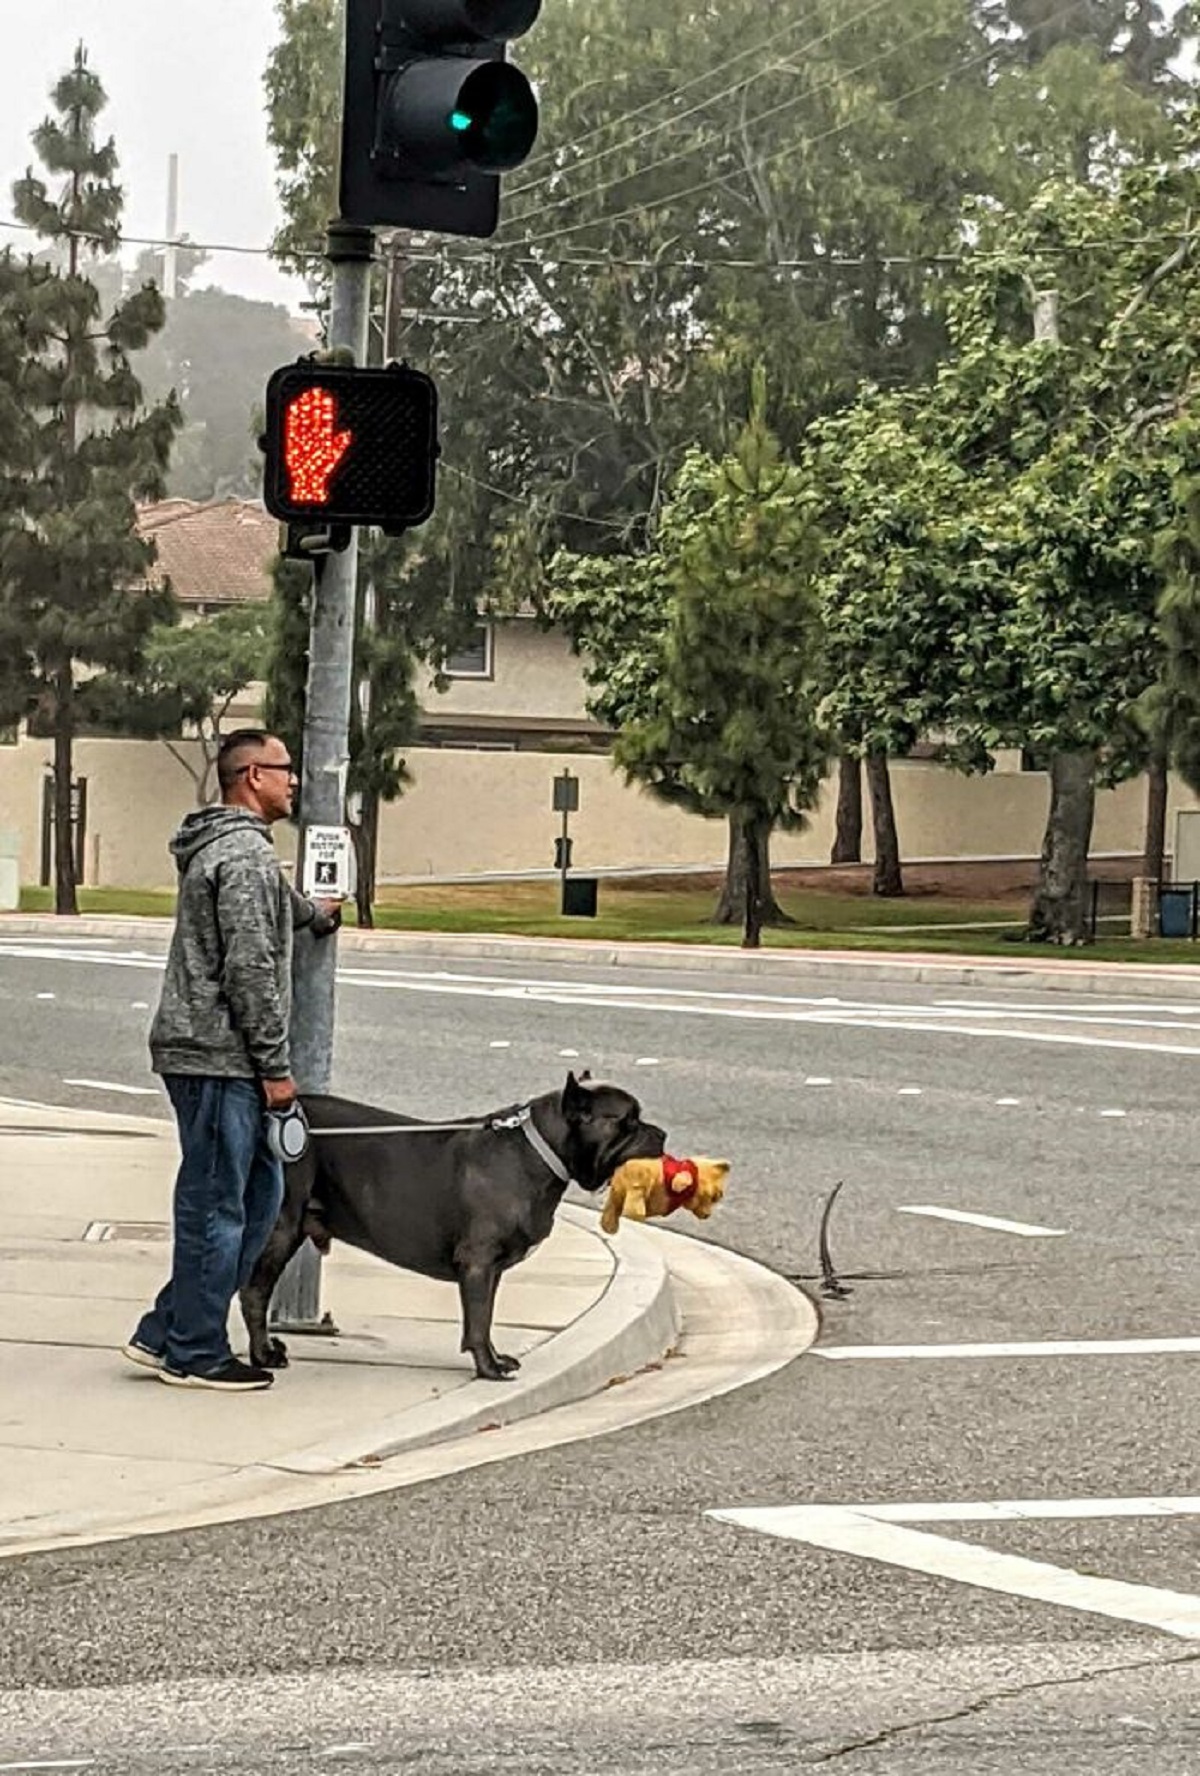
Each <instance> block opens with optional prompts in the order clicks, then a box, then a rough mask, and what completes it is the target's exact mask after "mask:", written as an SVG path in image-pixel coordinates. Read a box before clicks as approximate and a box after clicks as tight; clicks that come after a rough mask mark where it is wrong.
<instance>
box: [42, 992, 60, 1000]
mask: <svg viewBox="0 0 1200 1776" xmlns="http://www.w3.org/2000/svg"><path fill="white" fill-rule="evenodd" d="M57 996H58V995H57V994H55V993H39V994H38V998H39V999H55V998H57Z"/></svg>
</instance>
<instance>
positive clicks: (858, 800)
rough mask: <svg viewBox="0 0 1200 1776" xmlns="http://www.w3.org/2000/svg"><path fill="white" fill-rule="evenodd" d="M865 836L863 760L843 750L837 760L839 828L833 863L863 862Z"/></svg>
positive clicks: (834, 841)
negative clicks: (863, 839)
mask: <svg viewBox="0 0 1200 1776" xmlns="http://www.w3.org/2000/svg"><path fill="white" fill-rule="evenodd" d="M862 836H863V791H862V760H861V759H857V758H851V757H850V756H849V755H848V754H847V753H843V754H842V756H841V758H840V759H839V760H838V801H837V832H836V833H835V835H834V840H833V850H832V852H831V853H830V856H829V861H830V863H861V862H862Z"/></svg>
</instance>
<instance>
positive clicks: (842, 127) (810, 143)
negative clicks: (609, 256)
mask: <svg viewBox="0 0 1200 1776" xmlns="http://www.w3.org/2000/svg"><path fill="white" fill-rule="evenodd" d="M1082 4H1084V0H1069V4H1068V5H1066V6H1063V7H1061V8H1060V9H1059V10H1058V11H1057V12H1055V13H1053V14H1051V16H1050V17H1049V18H1048V19H1047V20H1046V21H1045V22H1046V25H1047V26H1051V25H1055V24H1058V23H1059V22H1061V20H1063V19H1065V18H1067V17H1069V16H1070V14H1072V13H1074V12H1077V11H1078V10H1079V8H1080V6H1081V5H1082ZM994 53H995V46H994V45H991V44H989V46H988V47H987V49H986V50H982V51H981V52H980V53H979V54H978V55H975V56H970V57H968V58H967V60H966V61H964V62H963V63H961V64H960V67H959V69H958V72H959V73H965V72H966V71H967V69H969V68H972V67H975V66H978V65H979V64H981V63H983V62H986V61H989V60H990V59H991V57H992V56H993V54H994ZM945 78H946V77H945V75H944V74H940V73H939V74H936V75H934V76H933V78H932V79H930V80H925V81H922V82H921V84H920V85H919V86H914V87H910V88H909V90H908V91H907V92H903V93H898V94H897V95H896V97H895V98H894V99H884V100H881V101H880V103H881V105H884V106H886V107H887V108H888V109H889V110H894V108H895V107H896V106H897V105H902V104H904V103H906V102H907V101H908V100H909V99H915V98H919V97H920V96H921V95H922V94H923V93H927V92H931V91H932V90H933V89H934V88H935V87H937V86H941V85H942V83H943V81H944V80H945ZM864 121H866V120H865V118H863V117H854V118H849V119H847V120H846V121H845V122H844V123H840V124H834V125H833V126H832V127H831V128H830V129H827V130H822V131H820V132H819V133H818V134H817V135H815V136H801V137H800V138H799V140H797V141H795V142H790V143H788V145H787V146H786V147H785V148H781V149H779V150H777V151H776V153H774V154H768V155H767V156H766V157H765V158H764V159H762V160H760V161H759V162H758V168H759V170H761V169H762V168H764V167H768V166H775V165H777V164H778V163H779V162H780V161H782V160H786V159H787V158H788V157H789V156H791V155H793V154H799V153H801V152H802V151H803V150H804V149H806V148H813V147H815V146H816V145H817V144H818V143H820V142H826V141H831V140H832V139H833V138H834V137H836V136H840V135H843V134H844V133H845V132H846V131H847V130H849V129H854V128H856V127H857V126H858V125H859V124H861V123H863V122H864ZM646 171H653V168H647V169H646ZM729 177H730V175H729V174H728V173H717V174H716V175H715V176H714V177H712V178H710V179H703V180H700V181H699V182H698V183H697V184H695V185H689V186H686V187H685V188H684V189H683V190H682V191H671V192H667V193H665V194H664V195H663V196H662V197H658V198H655V199H654V200H653V201H652V202H650V203H645V204H637V205H634V206H632V207H631V208H629V209H627V210H620V211H618V212H617V214H616V215H614V216H597V217H595V218H593V219H592V220H590V221H586V222H575V223H572V224H571V225H570V226H569V227H566V228H559V229H553V230H549V231H548V232H546V233H545V234H530V235H526V236H525V237H524V238H523V239H521V240H518V241H513V242H507V243H498V250H503V248H504V247H505V246H511V247H513V248H517V249H519V248H522V247H533V246H538V245H540V244H541V242H543V241H547V240H548V241H554V240H559V239H562V238H563V237H564V236H565V235H573V234H579V233H583V232H586V230H588V229H589V228H601V227H603V228H611V227H613V226H614V225H615V224H616V223H618V222H625V221H629V220H632V219H634V218H636V217H639V216H646V215H649V214H651V212H653V211H654V210H658V209H661V208H662V207H663V205H664V204H673V203H682V202H683V200H684V199H685V198H689V197H697V196H700V195H702V194H703V193H704V192H707V191H712V190H713V189H714V188H715V187H716V186H718V185H723V184H725V183H726V181H727V180H728V178H729ZM623 182H624V181H617V183H623ZM600 189H603V187H601V188H600ZM591 195H595V193H592V194H591Z"/></svg>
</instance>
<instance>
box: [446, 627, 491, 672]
mask: <svg viewBox="0 0 1200 1776" xmlns="http://www.w3.org/2000/svg"><path fill="white" fill-rule="evenodd" d="M491 676H492V625H491V624H490V623H476V625H475V627H474V629H473V630H472V631H471V634H470V637H469V639H468V640H467V641H465V642H464V643H463V645H462V647H460V648H456V649H455V650H454V652H453V653H452V654H450V655H449V656H448V657H447V660H446V677H447V678H490V677H491Z"/></svg>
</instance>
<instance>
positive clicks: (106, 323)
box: [0, 48, 179, 913]
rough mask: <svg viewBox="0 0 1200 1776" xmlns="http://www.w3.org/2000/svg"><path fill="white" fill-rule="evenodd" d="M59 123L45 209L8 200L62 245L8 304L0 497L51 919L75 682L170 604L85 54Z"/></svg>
mask: <svg viewBox="0 0 1200 1776" xmlns="http://www.w3.org/2000/svg"><path fill="white" fill-rule="evenodd" d="M53 100H54V107H55V112H56V115H55V116H53V117H49V118H47V119H46V121H45V122H43V123H42V124H41V126H40V127H39V128H38V129H37V131H36V132H35V134H34V138H33V140H34V145H35V147H36V150H37V154H38V157H39V159H40V160H41V162H42V165H43V167H44V169H45V172H46V174H47V175H49V177H50V178H52V179H54V180H60V181H61V182H62V183H61V186H60V190H59V193H58V195H57V196H56V197H52V196H51V195H50V193H49V191H48V189H47V184H46V180H45V178H43V177H42V176H39V175H37V174H35V173H33V172H32V171H31V172H29V173H27V174H26V176H25V178H23V179H21V180H19V181H18V183H17V184H16V185H15V186H14V189H13V203H14V208H15V212H16V215H17V217H18V218H19V220H21V221H22V222H25V223H27V224H28V225H29V226H30V227H31V228H32V229H34V230H35V231H36V233H37V234H38V235H40V236H41V237H42V239H44V240H48V241H51V242H55V243H61V245H62V247H63V252H64V261H63V264H62V266H61V268H58V267H55V266H46V265H38V264H35V263H32V262H31V263H29V264H28V265H27V266H26V267H25V271H24V276H23V279H22V285H21V288H20V289H19V290H17V291H16V292H14V293H13V296H12V300H13V302H14V303H15V304H17V305H18V306H19V308H20V310H21V320H22V325H23V328H24V333H25V344H26V350H25V355H24V357H23V361H22V362H21V364H20V366H19V369H18V372H17V377H16V382H15V385H14V387H13V391H12V393H13V398H14V400H15V402H16V404H17V407H18V409H19V412H20V415H21V418H22V420H23V422H24V423H23V425H22V428H21V430H22V438H21V449H20V454H19V457H18V460H17V463H16V465H15V469H14V473H13V474H12V475H11V476H10V477H9V478H8V480H7V484H6V486H5V488H4V507H5V518H6V522H5V524H4V529H3V535H2V537H0V610H2V611H3V615H2V616H0V629H3V631H4V633H5V634H6V635H7V636H8V637H9V638H10V639H11V640H12V641H13V642H15V644H16V646H17V648H18V649H19V655H18V658H19V662H20V664H19V670H18V671H16V672H14V673H13V674H12V676H13V677H15V678H17V679H18V680H19V681H21V682H19V683H18V684H16V685H15V686H13V685H11V684H10V690H11V691H12V692H13V696H12V700H11V701H10V704H9V709H8V711H7V713H9V714H10V715H12V714H14V713H28V712H30V711H31V710H33V709H36V712H37V715H38V717H39V719H40V721H41V722H42V723H43V724H44V725H45V726H46V727H47V728H49V730H50V731H51V732H52V733H53V736H54V817H55V819H54V829H55V906H56V910H57V911H58V912H60V913H72V912H74V911H75V910H76V892H75V889H76V882H75V866H74V848H73V845H72V843H71V783H72V747H73V740H74V735H75V732H76V727H77V722H78V717H79V713H80V704H81V680H82V679H85V678H87V677H88V676H91V675H94V674H95V673H96V672H98V671H99V672H101V673H103V672H106V671H107V672H110V673H117V674H122V673H130V672H132V671H133V670H134V669H135V668H136V665H137V662H138V660H139V659H140V656H141V652H142V648H143V645H144V643H145V639H146V636H147V634H148V632H149V630H150V628H151V627H152V625H153V624H154V623H155V622H161V621H163V620H165V619H167V618H169V616H170V614H171V612H172V610H173V600H172V599H171V596H170V594H169V592H167V591H146V590H143V589H142V588H144V587H145V585H146V582H147V578H148V572H149V568H150V565H151V563H152V561H153V557H154V551H153V547H152V545H151V544H150V543H148V542H146V541H145V540H143V539H142V538H140V537H139V536H138V534H137V531H136V528H135V502H136V501H137V500H139V499H153V498H158V497H160V496H161V494H162V492H163V477H164V472H165V469H166V466H167V462H168V459H169V455H170V449H171V442H172V439H173V438H174V435H175V432H176V429H177V426H178V423H179V413H178V408H177V407H176V405H175V403H174V402H173V401H171V400H167V401H164V402H162V403H160V404H159V405H158V406H156V407H152V408H147V407H146V406H145V405H144V404H143V401H142V395H141V389H140V387H139V384H138V381H137V378H136V376H135V375H134V373H133V370H132V368H131V363H130V359H131V356H132V355H133V354H134V353H136V352H138V351H141V350H143V349H144V348H145V346H146V345H147V343H148V341H149V340H150V338H151V337H152V336H153V334H154V333H155V332H156V331H157V330H158V329H159V328H160V327H161V326H162V322H163V307H162V299H161V297H160V296H159V295H158V293H157V291H155V290H154V289H152V288H146V289H143V290H138V291H135V292H134V293H133V294H131V295H128V296H125V297H124V298H123V299H122V300H120V301H119V302H118V304H117V306H116V307H115V308H113V310H112V311H111V312H110V313H109V314H107V315H105V314H104V313H103V312H102V310H101V306H100V300H99V295H98V292H97V290H96V288H95V286H94V285H93V284H92V283H91V282H90V280H89V278H88V276H87V271H86V268H87V266H88V263H89V261H90V260H92V259H94V258H95V257H96V256H97V255H103V254H105V253H111V252H113V251H114V250H115V248H116V246H117V242H118V237H119V227H120V215H121V191H120V187H119V185H118V184H117V182H116V173H117V155H116V149H115V146H114V144H113V143H112V141H111V140H109V141H101V140H100V139H99V137H98V136H97V132H96V124H97V119H98V117H99V115H100V113H101V111H102V110H103V108H104V104H105V96H104V90H103V88H102V86H101V84H100V82H99V80H98V79H97V78H96V76H95V74H94V73H93V72H92V71H91V69H90V68H89V67H88V65H87V60H86V56H85V54H84V51H83V50H82V48H81V49H80V50H79V51H78V53H77V55H76V58H75V64H74V66H73V67H72V68H71V70H70V72H69V73H67V74H66V75H64V76H63V78H62V79H61V80H60V81H59V82H58V85H57V86H56V87H55V89H54V95H53Z"/></svg>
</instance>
